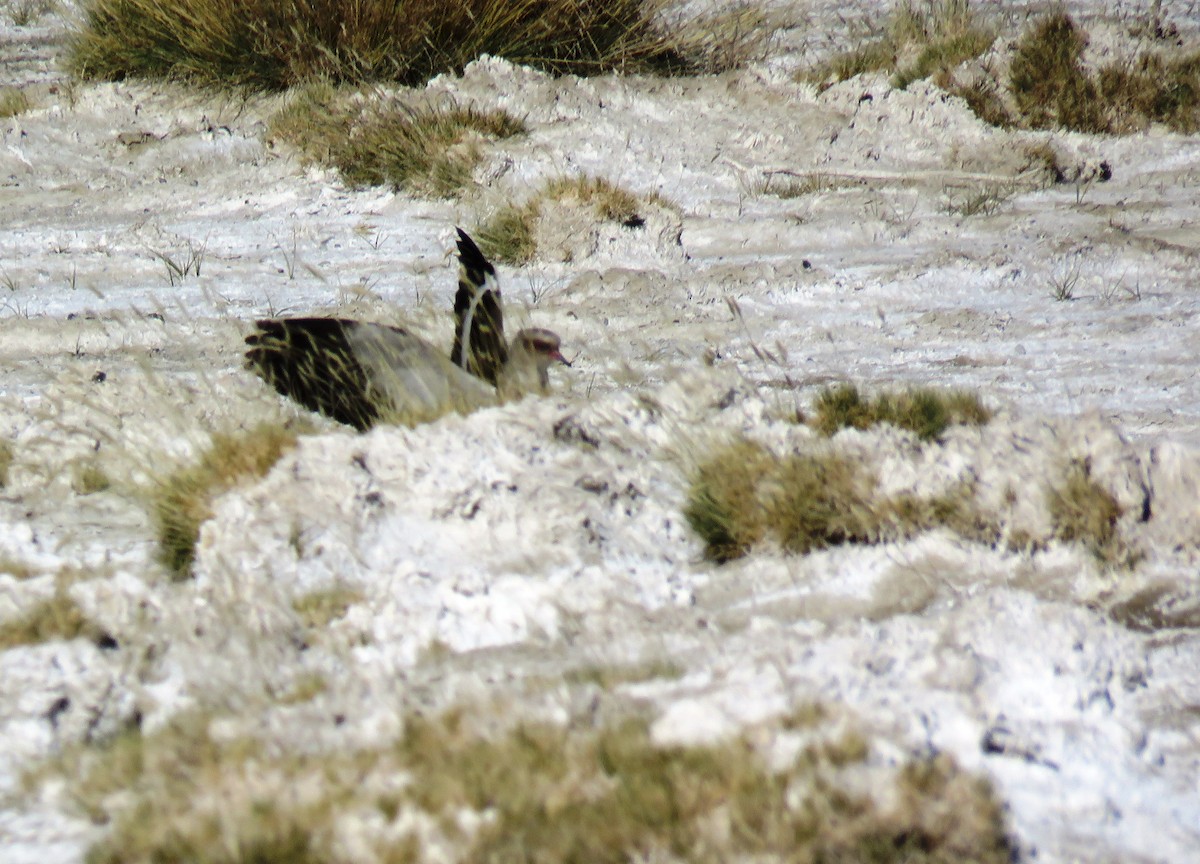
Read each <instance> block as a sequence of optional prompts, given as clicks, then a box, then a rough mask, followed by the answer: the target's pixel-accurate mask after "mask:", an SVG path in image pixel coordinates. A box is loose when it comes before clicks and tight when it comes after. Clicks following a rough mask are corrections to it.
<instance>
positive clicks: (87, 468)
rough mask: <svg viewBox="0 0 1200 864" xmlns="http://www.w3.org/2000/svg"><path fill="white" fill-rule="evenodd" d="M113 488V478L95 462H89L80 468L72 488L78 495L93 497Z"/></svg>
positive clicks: (77, 470) (76, 472)
mask: <svg viewBox="0 0 1200 864" xmlns="http://www.w3.org/2000/svg"><path fill="white" fill-rule="evenodd" d="M111 487H112V478H111V477H109V476H108V474H107V473H106V472H105V471H104V469H103V468H101V467H100V466H99V465H96V464H95V463H93V462H88V463H87V464H85V465H82V466H80V467H79V468H77V469H76V471H75V477H74V480H73V481H72V483H71V488H72V489H74V490H75V494H77V495H93V494H95V493H97V492H104V491H106V490H108V489H109V488H111Z"/></svg>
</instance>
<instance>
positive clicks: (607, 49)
mask: <svg viewBox="0 0 1200 864" xmlns="http://www.w3.org/2000/svg"><path fill="white" fill-rule="evenodd" d="M664 7H665V3H663V2H658V0H651V2H649V3H647V2H645V0H582V2H580V0H518V2H509V0H472V2H469V3H457V2H447V0H414V2H407V3H402V4H397V3H394V2H392V0H364V2H360V3H353V4H345V3H339V2H332V0H317V2H311V3H298V2H295V0H248V2H243V3H227V2H222V0H203V2H194V0H89V2H87V3H86V4H85V6H84V9H83V20H82V23H81V26H80V27H79V29H78V30H77V31H76V32H75V34H74V35H73V38H72V40H71V43H70V45H69V49H68V54H67V64H68V67H69V68H70V70H71V71H72V72H73V73H75V74H77V75H79V76H81V77H85V78H101V79H108V80H120V79H122V78H126V77H174V78H184V79H188V80H190V81H194V82H199V83H201V84H204V85H208V86H214V87H218V88H229V87H233V88H248V89H253V90H283V89H286V88H289V87H293V86H296V85H298V84H303V83H306V82H309V81H314V80H327V81H334V82H362V81H395V82H399V83H401V84H407V85H417V84H421V83H423V82H425V81H427V80H428V79H430V78H432V77H433V76H435V75H438V74H441V73H457V72H461V71H462V69H463V67H464V66H465V65H466V64H467V63H469V62H470V61H472V60H474V59H476V58H477V57H479V56H481V55H483V54H490V55H492V56H496V57H504V58H506V59H508V60H511V61H513V62H515V63H521V64H524V65H528V66H532V67H534V68H536V69H541V70H544V71H546V72H550V73H553V74H562V75H565V74H573V75H593V74H601V73H605V72H614V71H616V72H645V73H656V74H683V73H689V72H693V71H700V70H704V69H713V68H722V67H723V66H724V65H726V64H731V63H733V64H735V63H740V62H742V61H743V60H744V59H746V57H747V56H749V55H750V54H751V53H752V52H753V51H754V50H756V46H757V44H758V43H759V42H760V41H761V38H762V36H761V30H759V29H758V28H756V27H755V26H753V24H754V22H755V21H757V20H758V19H756V18H754V17H753V16H752V14H751V10H748V9H745V8H739V9H738V10H737V14H731V13H729V12H724V13H720V14H716V15H714V16H712V17H711V18H710V19H709V20H708V21H700V22H693V23H691V24H689V25H688V26H683V27H680V26H675V27H671V28H669V29H668V27H667V26H666V25H667V23H668V22H667V21H666V20H665V19H664V18H663V12H664Z"/></svg>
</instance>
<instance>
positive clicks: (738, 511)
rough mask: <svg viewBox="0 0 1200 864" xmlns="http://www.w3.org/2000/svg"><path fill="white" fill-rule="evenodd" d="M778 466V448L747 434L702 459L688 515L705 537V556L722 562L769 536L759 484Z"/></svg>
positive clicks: (773, 472)
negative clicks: (747, 438) (747, 436)
mask: <svg viewBox="0 0 1200 864" xmlns="http://www.w3.org/2000/svg"><path fill="white" fill-rule="evenodd" d="M778 470H779V465H778V460H777V458H776V457H775V455H774V454H773V453H771V452H770V451H769V450H767V448H765V447H763V446H762V445H761V444H756V443H754V442H752V441H748V440H746V439H744V438H741V439H738V440H736V441H734V442H733V443H731V444H729V445H726V446H724V447H721V448H719V449H718V450H717V451H716V452H715V453H713V454H712V455H711V456H710V457H709V458H708V459H706V460H705V461H704V462H702V463H701V464H700V467H699V469H698V470H697V471H696V474H695V476H694V477H693V479H692V484H691V489H690V490H689V492H688V502H687V506H686V507H685V508H684V511H683V515H684V518H686V519H687V521H688V524H689V525H691V526H692V530H693V531H695V532H696V533H697V534H699V535H700V536H701V538H703V540H704V544H705V555H706V557H708V558H710V559H712V560H713V561H717V562H718V563H722V562H725V561H730V560H732V559H734V558H740V557H742V556H743V555H745V554H746V553H747V552H749V551H750V549H751V547H753V546H754V545H756V544H757V543H759V542H760V541H761V540H762V539H763V538H764V537H766V534H767V503H766V501H764V500H763V497H762V495H761V494H760V487H761V486H762V485H763V481H764V480H765V479H766V478H767V477H768V476H770V475H773V474H775V473H776V472H777V471H778Z"/></svg>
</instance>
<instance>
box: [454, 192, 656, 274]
mask: <svg viewBox="0 0 1200 864" xmlns="http://www.w3.org/2000/svg"><path fill="white" fill-rule="evenodd" d="M550 205H560V206H563V207H565V208H568V209H570V210H571V211H573V212H582V213H586V214H588V216H589V217H590V218H591V219H592V220H594V221H596V222H610V223H615V224H618V225H622V226H624V227H626V228H640V227H642V226H643V225H644V224H645V222H646V218H645V216H644V213H645V210H646V208H647V206H655V207H671V206H672V205H671V204H670V203H669V202H668V201H666V199H664V198H663V197H662V196H660V195H659V194H658V193H656V192H652V193H650V194H649V195H647V196H644V197H642V196H638V195H636V194H634V193H633V192H630V191H629V190H627V189H624V188H622V187H620V186H618V185H617V184H615V183H613V182H612V181H610V180H607V179H605V178H603V177H593V176H588V175H576V176H571V177H555V178H552V179H550V180H548V181H547V182H546V183H545V184H544V185H543V186H542V187H541V188H540V189H539V190H538V191H537V192H536V193H535V194H534V195H533V196H532V197H531V198H530V199H529V200H528V201H526V202H525V203H523V204H511V205H508V206H505V207H503V208H501V209H500V210H498V211H496V213H495V214H493V215H492V217H491V218H490V219H488V220H487V222H485V223H484V224H483V225H482V226H480V227H479V228H478V229H477V231H476V236H477V238H478V240H479V248H480V249H481V250H483V253H484V254H485V255H487V256H488V257H489V258H493V259H495V260H497V261H501V262H503V263H505V264H526V263H528V262H529V261H531V260H533V258H534V256H536V255H537V239H536V230H535V229H536V225H537V221H538V219H539V218H540V217H541V216H542V214H543V211H544V210H545V209H547V207H548V206H550Z"/></svg>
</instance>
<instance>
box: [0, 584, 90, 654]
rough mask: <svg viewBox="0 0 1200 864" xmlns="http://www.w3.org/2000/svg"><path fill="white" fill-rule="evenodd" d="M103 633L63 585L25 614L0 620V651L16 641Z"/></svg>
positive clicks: (33, 642)
mask: <svg viewBox="0 0 1200 864" xmlns="http://www.w3.org/2000/svg"><path fill="white" fill-rule="evenodd" d="M104 636H105V633H104V631H103V630H101V628H100V627H99V626H97V625H96V624H95V623H94V622H93V621H92V620H91V619H89V618H88V617H87V616H86V615H84V614H83V611H82V610H81V609H80V608H79V606H78V605H76V603H75V601H74V600H72V599H71V597H70V595H68V594H67V592H66V590H65V589H64V588H62V587H60V588H59V590H58V591H56V592H55V594H54V596H53V597H52V598H50V599H49V600H45V601H43V602H41V603H39V604H37V605H36V606H34V607H33V608H32V609H31V610H29V611H28V612H27V613H26V614H24V615H22V616H21V617H19V618H15V619H13V620H11V621H5V622H3V623H0V651H3V650H7V649H9V648H14V647H16V646H17V645H39V644H41V643H43V642H53V641H56V640H59V639H63V640H67V639H77V638H79V637H83V638H85V639H91V640H93V641H96V640H99V639H101V638H103V637H104Z"/></svg>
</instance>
